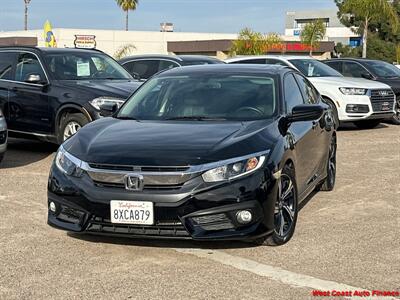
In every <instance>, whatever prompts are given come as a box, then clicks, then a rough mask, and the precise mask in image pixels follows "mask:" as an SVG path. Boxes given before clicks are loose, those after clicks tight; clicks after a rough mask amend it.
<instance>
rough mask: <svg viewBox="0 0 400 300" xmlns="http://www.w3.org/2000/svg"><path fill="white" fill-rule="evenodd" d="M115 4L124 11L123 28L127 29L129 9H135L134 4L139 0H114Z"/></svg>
mask: <svg viewBox="0 0 400 300" xmlns="http://www.w3.org/2000/svg"><path fill="white" fill-rule="evenodd" d="M116 1H117V4H118V6H119V7H121V9H122V10H123V11H124V12H125V13H126V19H125V30H126V31H128V27H129V26H128V25H129V15H128V13H129V11H130V10H135V9H136V6H137V5H138V4H139V0H116Z"/></svg>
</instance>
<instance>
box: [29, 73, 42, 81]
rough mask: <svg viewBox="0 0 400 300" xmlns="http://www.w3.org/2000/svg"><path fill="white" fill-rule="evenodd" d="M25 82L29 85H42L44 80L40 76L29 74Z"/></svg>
mask: <svg viewBox="0 0 400 300" xmlns="http://www.w3.org/2000/svg"><path fill="white" fill-rule="evenodd" d="M25 82H27V83H41V82H42V78H41V77H40V75H39V74H29V75H28V76H27V77H26V79H25Z"/></svg>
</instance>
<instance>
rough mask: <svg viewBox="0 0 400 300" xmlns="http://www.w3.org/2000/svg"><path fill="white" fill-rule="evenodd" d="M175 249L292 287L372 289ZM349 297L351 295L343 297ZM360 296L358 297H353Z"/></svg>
mask: <svg viewBox="0 0 400 300" xmlns="http://www.w3.org/2000/svg"><path fill="white" fill-rule="evenodd" d="M175 251H177V252H179V253H183V254H191V255H194V256H197V257H199V258H205V259H208V260H212V261H215V262H218V263H221V264H223V265H226V266H231V267H233V268H235V269H238V270H241V271H247V272H251V273H253V274H256V275H258V276H262V277H267V278H269V279H271V280H274V281H279V282H282V283H284V284H288V285H290V286H292V287H301V288H310V289H312V290H318V291H352V292H354V291H360V292H362V291H363V292H369V293H370V294H371V295H372V291H370V290H367V289H364V288H360V287H355V286H351V285H347V284H344V283H339V282H335V281H330V280H323V279H319V278H315V277H312V276H309V275H304V274H299V273H294V272H291V271H287V270H284V269H282V268H279V267H273V266H270V265H266V264H261V263H258V262H256V261H254V260H250V259H247V258H243V257H239V256H234V255H230V254H228V253H225V252H223V251H220V250H206V249H175ZM345 298H351V297H345ZM355 298H360V297H355ZM361 298H362V299H375V300H377V299H385V300H389V299H391V300H396V299H397V300H399V299H398V298H394V297H383V298H381V297H361Z"/></svg>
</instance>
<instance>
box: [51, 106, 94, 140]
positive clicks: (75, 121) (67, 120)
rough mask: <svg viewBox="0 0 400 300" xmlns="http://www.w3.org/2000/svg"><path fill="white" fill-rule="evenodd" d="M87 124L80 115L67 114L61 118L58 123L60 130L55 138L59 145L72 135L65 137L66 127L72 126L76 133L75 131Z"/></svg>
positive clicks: (85, 119) (87, 121)
mask: <svg viewBox="0 0 400 300" xmlns="http://www.w3.org/2000/svg"><path fill="white" fill-rule="evenodd" d="M87 123H89V120H88V119H87V118H86V117H85V115H83V114H81V113H71V114H70V113H68V114H66V115H65V116H63V117H62V118H61V121H60V129H59V131H58V137H57V139H58V142H59V144H62V143H63V142H64V141H66V140H67V139H68V138H70V137H71V136H72V135H73V134H74V133H72V132H71V135H70V136H66V130H68V129H67V127H68V128H71V127H70V126H74V127H75V129H76V130H75V133H76V131H78V130H79V129H80V128H82V127H83V126H85V125H86V124H87Z"/></svg>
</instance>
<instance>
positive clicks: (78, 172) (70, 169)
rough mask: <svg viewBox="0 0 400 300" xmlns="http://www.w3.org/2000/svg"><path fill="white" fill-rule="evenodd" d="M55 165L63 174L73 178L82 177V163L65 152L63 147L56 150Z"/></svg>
mask: <svg viewBox="0 0 400 300" xmlns="http://www.w3.org/2000/svg"><path fill="white" fill-rule="evenodd" d="M55 163H56V166H57V168H58V169H59V170H60V171H61V172H63V173H64V174H67V175H69V176H74V177H80V176H82V172H83V170H82V169H81V166H82V161H81V160H80V159H78V158H76V157H74V156H72V155H71V154H69V153H68V152H67V151H65V149H64V148H63V146H60V149H58V152H57V155H56V158H55Z"/></svg>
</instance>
